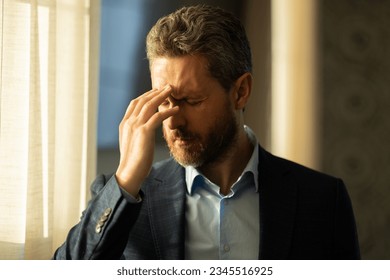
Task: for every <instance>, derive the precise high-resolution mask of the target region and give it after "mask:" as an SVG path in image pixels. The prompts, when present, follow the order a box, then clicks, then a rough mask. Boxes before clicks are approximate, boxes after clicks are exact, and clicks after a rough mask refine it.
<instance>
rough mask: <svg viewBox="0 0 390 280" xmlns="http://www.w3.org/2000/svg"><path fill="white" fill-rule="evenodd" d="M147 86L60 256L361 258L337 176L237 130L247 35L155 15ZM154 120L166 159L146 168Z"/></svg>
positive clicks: (222, 20)
mask: <svg viewBox="0 0 390 280" xmlns="http://www.w3.org/2000/svg"><path fill="white" fill-rule="evenodd" d="M147 56H148V59H149V62H150V71H151V80H152V90H150V91H149V92H146V93H145V94H143V95H141V96H140V97H138V98H136V99H135V100H133V101H132V102H131V103H130V105H129V106H128V108H127V111H126V113H125V116H124V118H123V120H122V122H121V124H120V136H119V138H120V139H119V140H120V141H119V142H120V153H121V157H120V163H119V166H118V169H117V171H116V173H115V174H114V175H112V176H107V177H106V176H99V177H98V178H97V179H96V180H95V182H94V183H93V185H92V187H91V189H92V193H93V198H92V200H91V201H90V202H89V204H88V207H87V209H86V210H85V211H84V213H83V216H82V218H81V220H80V222H79V223H78V224H77V225H76V226H75V227H74V228H72V229H71V231H70V232H69V235H68V237H67V240H66V242H65V243H64V244H63V245H62V246H61V247H60V248H59V249H58V250H57V251H56V253H55V255H54V258H56V259H258V258H261V259H357V258H359V257H360V255H359V248H358V240H357V234H356V226H355V221H354V216H353V211H352V207H351V203H350V200H349V197H348V194H347V191H346V188H345V186H344V184H343V183H342V181H341V180H339V179H336V178H333V177H330V176H328V175H325V174H321V173H318V172H316V171H313V170H310V169H308V168H305V167H303V166H300V165H298V164H295V163H292V162H289V161H287V160H284V159H280V158H277V157H275V156H273V155H271V154H270V153H268V152H267V151H265V150H264V149H263V148H262V147H261V146H259V144H258V142H257V140H256V136H255V135H254V133H253V132H252V131H251V129H250V128H249V127H247V126H245V125H244V120H243V111H244V108H245V105H246V104H247V102H248V98H249V96H250V94H251V87H252V76H251V67H252V66H251V53H250V48H249V43H248V40H247V37H246V35H245V30H244V28H243V27H242V25H241V23H240V22H239V21H238V20H237V19H236V18H235V17H234V16H233V15H231V14H230V13H228V12H226V11H223V10H221V9H219V8H214V7H210V6H204V5H199V6H193V7H185V8H182V9H180V10H178V11H176V12H174V13H172V14H170V15H168V16H166V17H163V18H161V19H160V20H159V21H158V22H157V23H156V25H155V26H154V27H153V28H152V29H151V31H150V32H149V34H148V36H147ZM161 124H162V126H163V133H164V138H165V140H166V142H167V144H168V146H169V149H170V152H171V154H172V158H171V159H168V160H166V161H163V162H160V163H157V164H155V165H153V164H152V160H153V151H154V140H155V130H156V128H158V127H159V126H160V125H161Z"/></svg>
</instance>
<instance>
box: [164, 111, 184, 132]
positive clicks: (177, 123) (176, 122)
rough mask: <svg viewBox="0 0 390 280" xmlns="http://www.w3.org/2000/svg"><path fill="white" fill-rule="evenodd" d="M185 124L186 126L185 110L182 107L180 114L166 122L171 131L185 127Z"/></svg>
mask: <svg viewBox="0 0 390 280" xmlns="http://www.w3.org/2000/svg"><path fill="white" fill-rule="evenodd" d="M177 106H179V105H177ZM185 124H186V120H185V116H184V112H183V108H181V107H180V106H179V112H177V113H176V114H175V115H173V116H171V117H169V118H167V119H166V120H164V125H165V126H166V127H168V128H169V129H170V130H174V129H178V128H180V127H183V126H185Z"/></svg>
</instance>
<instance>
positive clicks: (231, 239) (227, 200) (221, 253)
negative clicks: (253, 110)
mask: <svg viewBox="0 0 390 280" xmlns="http://www.w3.org/2000/svg"><path fill="white" fill-rule="evenodd" d="M245 131H246V133H247V135H248V137H249V139H250V141H251V142H252V144H253V145H254V149H253V153H252V156H251V158H250V160H249V162H248V164H247V166H246V168H245V169H244V171H243V172H242V174H241V176H240V177H239V178H238V180H237V182H235V183H234V184H233V186H232V188H231V191H230V193H229V194H228V195H226V196H225V195H222V194H221V193H220V192H219V187H218V186H217V185H215V184H214V183H213V182H211V181H210V180H208V179H207V178H206V177H205V176H203V175H202V174H201V173H200V172H199V171H198V170H196V169H195V168H194V167H191V166H188V167H186V168H185V171H186V183H187V199H186V213H185V215H186V228H185V231H186V236H185V258H186V259H222V260H228V259H234V260H238V259H257V258H258V255H259V242H260V240H259V235H260V234H259V230H260V229H259V195H258V163H259V156H258V149H259V148H258V142H257V139H256V136H255V134H254V133H253V131H252V130H251V129H250V128H249V127H247V126H245Z"/></svg>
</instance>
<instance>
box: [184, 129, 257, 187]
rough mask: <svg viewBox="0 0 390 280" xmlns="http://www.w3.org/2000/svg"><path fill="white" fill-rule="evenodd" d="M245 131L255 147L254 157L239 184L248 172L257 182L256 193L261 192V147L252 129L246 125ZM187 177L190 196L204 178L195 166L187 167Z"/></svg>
mask: <svg viewBox="0 0 390 280" xmlns="http://www.w3.org/2000/svg"><path fill="white" fill-rule="evenodd" d="M244 129H245V132H246V134H247V135H248V138H249V140H250V141H251V143H252V145H253V146H254V149H253V152H252V156H251V158H250V159H249V161H248V163H247V165H246V167H245V169H244V171H243V172H242V173H241V175H240V177H239V178H238V180H237V182H238V181H239V180H240V179H241V178H242V176H243V175H244V174H246V173H247V172H251V173H253V179H254V181H255V187H256V192H257V191H258V190H259V183H258V181H259V171H258V165H259V145H258V141H257V138H256V135H255V133H254V132H253V131H252V129H251V128H250V127H249V126H246V125H244ZM185 176H186V183H187V191H188V193H189V194H191V193H192V191H193V189H194V188H196V186H197V182H198V181H199V180H197V178H198V177H199V178H198V179H201V178H202V177H204V176H203V175H202V174H201V173H200V172H199V171H198V170H197V169H196V168H194V167H193V166H186V167H185Z"/></svg>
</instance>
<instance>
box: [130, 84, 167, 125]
mask: <svg viewBox="0 0 390 280" xmlns="http://www.w3.org/2000/svg"><path fill="white" fill-rule="evenodd" d="M171 93H172V88H171V87H170V86H167V87H165V88H164V89H162V90H161V91H159V92H156V93H154V94H152V95H150V96H148V97H147V98H145V99H144V100H143V104H142V105H141V103H140V104H139V106H138V109H140V112H139V113H138V114H137V112H136V111H134V114H136V115H138V116H139V118H140V119H141V120H143V121H144V122H147V121H148V120H149V118H151V117H152V115H154V114H155V113H156V112H157V111H158V107H159V106H160V105H161V104H162V103H163V102H164V101H165V100H166V99H167V98H168V97H169V96H170V95H171Z"/></svg>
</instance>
